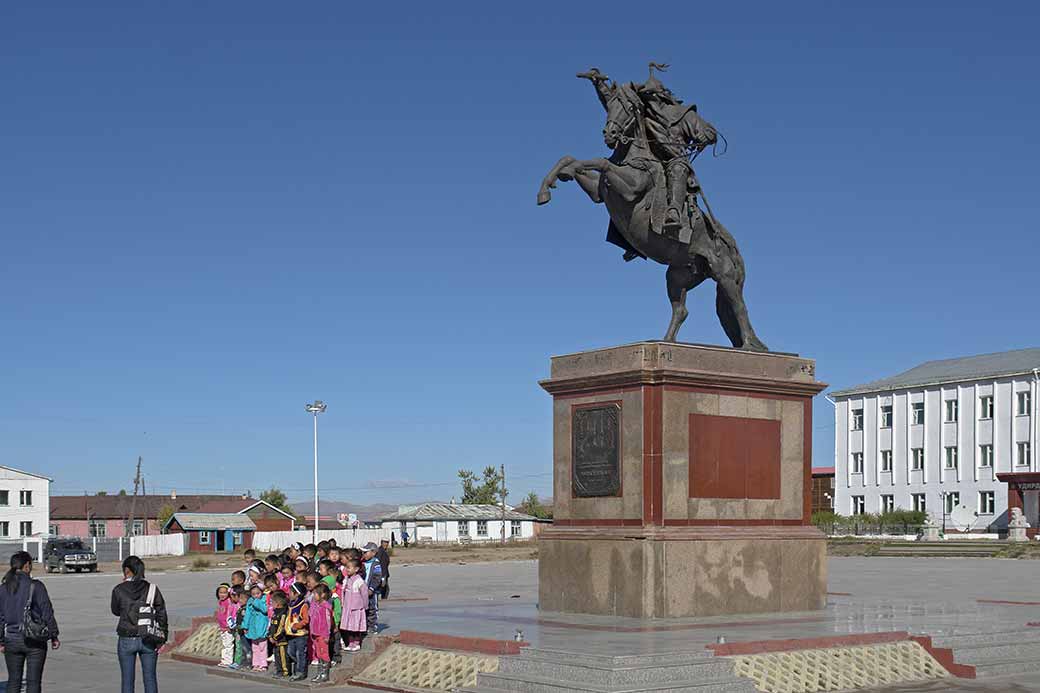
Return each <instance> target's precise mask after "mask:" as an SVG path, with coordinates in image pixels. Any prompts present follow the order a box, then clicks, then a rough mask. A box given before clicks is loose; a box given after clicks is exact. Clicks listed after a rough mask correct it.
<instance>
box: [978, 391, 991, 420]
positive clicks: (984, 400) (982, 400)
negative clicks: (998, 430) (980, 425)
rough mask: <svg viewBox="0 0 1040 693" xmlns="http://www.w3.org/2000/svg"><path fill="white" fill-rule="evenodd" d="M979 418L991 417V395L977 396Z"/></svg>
mask: <svg viewBox="0 0 1040 693" xmlns="http://www.w3.org/2000/svg"><path fill="white" fill-rule="evenodd" d="M979 418H980V419H992V418H993V395H983V396H982V397H979Z"/></svg>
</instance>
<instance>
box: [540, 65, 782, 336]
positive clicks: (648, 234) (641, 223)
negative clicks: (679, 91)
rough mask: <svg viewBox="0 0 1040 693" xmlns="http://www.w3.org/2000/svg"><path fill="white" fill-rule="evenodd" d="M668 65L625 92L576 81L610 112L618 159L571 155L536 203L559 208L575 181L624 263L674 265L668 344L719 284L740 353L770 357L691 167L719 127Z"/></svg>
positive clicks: (729, 248)
mask: <svg viewBox="0 0 1040 693" xmlns="http://www.w3.org/2000/svg"><path fill="white" fill-rule="evenodd" d="M666 67H667V65H658V64H657V63H650V78H649V79H648V80H647V81H646V82H645V83H644V84H640V85H637V84H633V83H631V82H629V83H627V84H619V83H617V82H613V81H611V80H610V79H609V78H608V77H607V76H606V75H604V74H602V73H601V72H600V71H599V70H597V69H596V68H592V69H591V70H589V71H588V72H583V73H580V74H579V75H578V77H580V78H582V79H587V80H589V81H590V82H592V85H593V87H595V89H596V95H597V96H598V97H599V100H600V103H602V104H603V107H604V108H605V109H606V111H607V122H606V125H604V127H603V141H604V142H605V143H606V145H607V146H608V147H610V149H612V150H613V153H612V154H611V155H610V157H609V158H606V159H586V160H584V161H580V160H577V159H575V158H574V157H570V156H565V157H563V158H562V159H560V160H559V161H558V162H557V163H556V165H555V166H553V167H552V170H551V171H549V174H548V175H547V176H546V177H545V179H544V180H543V181H542V187H541V188H540V189H539V191H538V204H540V205H543V204H545V203H547V202H548V201H549V200H550V199H551V193H550V192H549V189H550V188H555V187H556V181H557V180H562V181H569V180H574V181H577V183H578V185H580V186H581V188H582V190H584V191H585V193H586V194H587V195H588V196H589V197H590V198H591V199H592V201H593V202H595V203H597V204H599V203H605V204H606V206H607V211H608V212H609V213H610V225H609V227H608V228H607V240H608V241H609V242H611V243H614V244H615V245H617V246H619V247H621V248H622V249H624V251H625V255H624V259H625V261H629V260H633V259H635V258H637V257H641V258H644V259H646V258H649V259H651V260H654V261H656V262H660V263H661V264H662V265H667V267H668V270H667V271H666V272H665V280H666V281H667V284H668V299H669V300H670V301H671V303H672V319H671V322H670V323H669V324H668V331H667V333H666V334H665V336H664V339H665V341H669V342H674V341H675V338H676V335H677V334H678V332H679V327H680V326H681V325H682V323H683V321H684V320H685V319H686V316H687V314H688V311H687V310H686V292H687V291H689V290H690V289H693V288H694V287H696V286H697V285H698V284H700V283H701V282H703V281H704V280H705V279H708V278H711V279H714V280H715V284H716V295H715V309H716V312H717V313H718V316H719V321H720V322H721V323H722V329H724V330H725V331H726V336H728V337H729V339H730V341H731V342H732V343H733V346H734V347H736V348H738V349H748V350H751V351H768V348H767V347H766V345H765V344H763V343H762V341H761V340H760V339H759V338H758V337H757V336H756V335H755V330H754V328H752V327H751V320H750V319H749V318H748V311H747V306H746V305H745V304H744V260H743V258H741V257H740V251H739V250H738V249H737V243H736V241H735V240H733V236H731V235H730V233H729V231H727V230H726V228H725V227H724V226H723V225H722V224H720V223H719V221H718V220H717V219H716V218H715V217H714V215H712V214H711V208H710V207H708V205H707V203H706V202H705V208H706V209H707V214H705V213H704V212H703V211H701V208H700V206H699V205H698V202H697V199H698V197H700V198H701V199H703V197H704V195H703V193H702V192H701V190H700V185H699V184H698V182H697V178H696V176H695V175H694V173H693V167H692V166H691V164H690V161H691V160H692V159H693V158H694V157H696V155H697V154H699V153H700V152H701V151H703V150H704V149H705V148H706V147H709V146H711V145H713V144H715V141H716V137H717V134H716V131H715V128H714V127H713V126H712V125H711V124H710V123H708V122H707V121H706V120H704V119H703V118H701V117H700V115H699V114H698V113H697V107H696V106H695V105H692V104H690V105H685V104H683V103H682V101H680V100H679V99H676V98H675V97H674V96H673V95H672V93H671V92H670V91H669V90H668V89H667V88H666V87H665V86H664V85H663V84H661V82H660V81H659V80H658V79H657V77H655V76H654V70H655V69H658V70H663V69H664V68H666Z"/></svg>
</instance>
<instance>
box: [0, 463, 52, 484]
mask: <svg viewBox="0 0 1040 693" xmlns="http://www.w3.org/2000/svg"><path fill="white" fill-rule="evenodd" d="M0 468H2V469H6V470H7V471H9V472H14V473H15V474H24V475H26V476H31V477H33V478H35V479H46V480H47V481H54V479H52V478H50V477H49V476H44V475H42V474H33V473H32V472H27V471H25V470H23V469H15V468H14V467H8V466H7V465H6V464H0Z"/></svg>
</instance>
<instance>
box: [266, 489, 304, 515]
mask: <svg viewBox="0 0 1040 693" xmlns="http://www.w3.org/2000/svg"><path fill="white" fill-rule="evenodd" d="M260 500H262V501H264V502H265V503H270V504H271V505H273V506H274V507H276V508H278V509H279V510H284V511H285V512H287V513H289V514H290V515H292V516H294V517H295V516H296V511H295V510H293V509H292V507H290V505H289V499H288V498H287V497H286V495H285V491H283V490H282V489H280V488H278V487H277V486H272V487H271V488H269V489H267V490H266V491H264V492H262V493H261V494H260Z"/></svg>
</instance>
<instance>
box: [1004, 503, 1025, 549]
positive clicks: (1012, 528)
mask: <svg viewBox="0 0 1040 693" xmlns="http://www.w3.org/2000/svg"><path fill="white" fill-rule="evenodd" d="M1028 529H1029V523H1028V522H1026V518H1025V516H1024V515H1023V514H1022V510H1021V509H1020V508H1012V509H1011V521H1010V522H1008V541H1029V536H1028V535H1027V534H1026V532H1027V530H1028Z"/></svg>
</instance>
